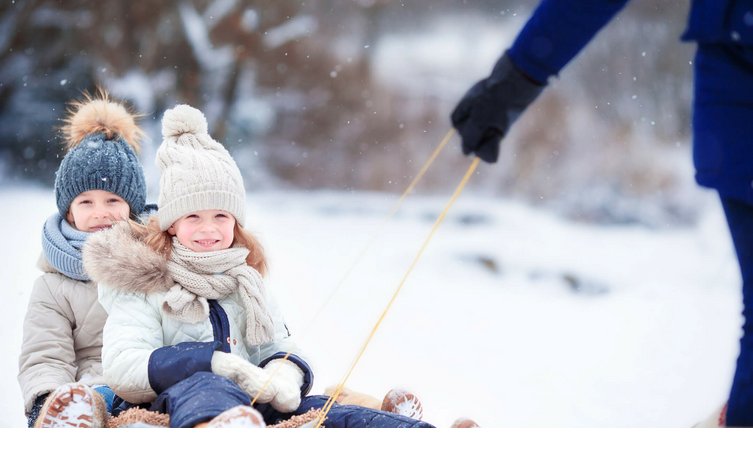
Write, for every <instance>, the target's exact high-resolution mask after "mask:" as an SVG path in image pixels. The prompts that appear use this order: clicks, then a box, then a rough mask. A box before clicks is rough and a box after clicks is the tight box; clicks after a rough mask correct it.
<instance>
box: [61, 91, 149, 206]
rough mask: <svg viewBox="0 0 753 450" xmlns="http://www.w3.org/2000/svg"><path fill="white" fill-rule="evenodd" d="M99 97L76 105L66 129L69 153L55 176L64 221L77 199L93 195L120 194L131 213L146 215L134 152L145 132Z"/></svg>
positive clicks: (120, 108)
mask: <svg viewBox="0 0 753 450" xmlns="http://www.w3.org/2000/svg"><path fill="white" fill-rule="evenodd" d="M100 95H101V98H96V99H94V98H91V97H88V96H87V97H86V99H85V100H84V101H82V102H78V103H75V104H74V105H73V109H72V110H71V111H70V112H69V116H68V118H67V119H66V124H65V126H64V127H63V132H64V134H65V136H66V139H67V144H68V148H69V150H68V153H67V154H66V155H65V157H64V158H63V161H62V162H61V163H60V167H59V168H58V170H57V172H56V173H55V201H56V203H57V207H58V212H60V215H61V216H63V217H65V215H66V214H67V213H68V209H69V208H70V206H71V202H73V199H74V198H76V197H77V196H78V195H79V194H81V193H82V192H85V191H91V190H103V191H108V192H112V193H113V194H116V195H119V196H120V197H122V198H123V199H124V200H125V201H126V202H127V203H128V205H129V206H130V208H131V213H132V214H135V215H138V214H141V213H142V212H143V211H144V206H145V204H146V182H145V181H144V172H143V169H142V168H141V164H140V163H139V161H138V158H137V157H136V153H135V150H134V149H138V140H139V139H140V138H141V136H143V132H142V131H141V129H139V128H138V127H137V126H136V123H135V121H134V118H133V116H132V115H131V114H130V113H129V112H128V111H127V110H126V109H125V107H123V105H121V104H118V103H114V102H112V101H110V100H109V99H108V97H107V94H106V93H101V94H100Z"/></svg>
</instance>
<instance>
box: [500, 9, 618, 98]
mask: <svg viewBox="0 0 753 450" xmlns="http://www.w3.org/2000/svg"><path fill="white" fill-rule="evenodd" d="M628 1H630V0H543V1H542V2H541V3H540V4H539V6H538V7H537V8H536V10H535V11H534V13H533V15H532V16H531V17H530V18H529V19H528V22H527V23H526V25H525V26H524V27H523V29H522V30H521V32H520V33H519V34H518V37H517V38H516V39H515V42H514V43H513V45H512V47H510V49H509V50H508V55H509V57H510V59H511V60H512V62H513V63H515V65H516V66H517V67H518V68H519V69H520V70H521V71H523V73H525V74H526V75H528V76H529V77H531V78H533V79H534V80H535V81H537V82H539V83H541V84H546V82H547V79H548V78H549V77H550V76H553V75H557V74H558V73H559V71H560V70H561V69H562V68H563V67H565V65H566V64H567V63H568V62H570V60H571V59H573V58H574V57H575V55H577V54H578V52H580V50H581V49H583V47H585V46H586V44H588V42H589V41H590V40H591V39H592V38H593V37H594V36H595V35H596V33H598V32H599V30H601V28H602V27H604V25H606V24H607V23H608V22H609V21H610V20H611V19H612V17H614V15H615V14H617V13H618V12H619V11H620V10H621V9H622V8H623V7H624V6H625V5H626V4H627V3H628Z"/></svg>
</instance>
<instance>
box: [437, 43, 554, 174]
mask: <svg viewBox="0 0 753 450" xmlns="http://www.w3.org/2000/svg"><path fill="white" fill-rule="evenodd" d="M544 87H545V85H542V84H538V83H536V82H534V81H533V80H532V79H531V78H529V77H527V76H526V75H525V74H524V73H522V72H521V71H520V70H519V69H518V68H517V67H515V65H514V64H513V62H512V61H511V60H510V58H509V57H508V56H507V53H505V54H504V55H502V57H501V58H500V59H499V61H497V64H496V65H495V66H494V70H492V73H491V75H489V77H487V78H484V79H483V80H481V81H479V82H478V83H476V84H475V85H473V87H471V89H469V90H468V92H467V93H466V94H465V96H463V98H462V99H461V100H460V103H458V105H457V106H456V107H455V110H454V111H453V112H452V115H451V117H450V118H451V119H452V125H453V126H454V127H455V128H456V129H457V130H458V133H460V137H461V139H462V141H463V153H464V154H466V155H469V154H471V153H473V154H475V155H476V156H478V157H479V158H481V159H482V160H484V161H486V162H488V163H493V162H496V161H497V159H498V158H499V144H500V141H501V140H502V138H503V137H505V135H506V134H507V131H508V130H509V128H510V126H511V125H512V124H513V122H515V120H517V118H518V117H519V116H520V115H521V114H522V113H523V112H524V111H525V109H526V108H527V107H528V105H530V104H531V103H532V102H533V101H534V100H535V99H536V97H538V95H539V94H540V93H541V91H542V90H543V89H544Z"/></svg>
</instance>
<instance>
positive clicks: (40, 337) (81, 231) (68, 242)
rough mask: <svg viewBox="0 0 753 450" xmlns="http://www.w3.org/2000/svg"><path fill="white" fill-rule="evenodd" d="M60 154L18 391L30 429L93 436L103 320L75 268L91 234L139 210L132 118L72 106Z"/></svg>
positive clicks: (89, 104) (110, 106)
mask: <svg viewBox="0 0 753 450" xmlns="http://www.w3.org/2000/svg"><path fill="white" fill-rule="evenodd" d="M63 132H64V134H65V137H66V140H67V147H68V152H67V154H66V155H65V157H64V158H63V160H62V162H61V163H60V168H59V169H58V171H57V173H56V174H55V200H56V203H57V209H58V210H57V212H56V213H55V214H53V215H52V216H51V217H50V218H49V219H48V220H47V221H46V222H45V224H44V227H43V231H42V249H43V255H42V258H40V263H39V265H40V268H41V269H42V270H43V271H44V272H45V273H44V274H43V275H41V276H40V277H39V278H38V279H37V281H36V283H35V284H34V287H33V290H32V293H31V299H30V300H29V305H28V308H27V311H26V317H25V319H24V326H23V344H22V348H21V356H20V358H19V374H18V382H19V384H20V385H21V390H22V393H23V397H24V408H25V413H26V416H27V417H28V424H29V426H30V427H32V426H35V424H36V426H39V427H59V426H73V427H99V426H103V425H104V421H105V418H106V416H107V410H108V409H109V408H111V407H112V401H113V392H112V390H110V389H109V388H108V387H107V386H104V385H103V384H102V383H103V380H102V365H101V350H102V327H103V326H104V324H105V319H106V314H105V311H104V309H102V307H101V305H100V304H99V303H98V302H97V288H96V286H95V285H94V283H91V282H90V281H89V277H88V275H87V274H86V273H85V272H84V270H83V266H82V262H81V247H82V246H83V244H84V242H85V241H86V239H87V238H88V237H89V236H91V235H92V234H93V233H94V232H96V231H99V230H102V229H105V228H109V227H110V226H112V225H113V223H115V222H116V221H119V220H125V219H128V218H129V217H135V216H136V215H138V214H141V212H142V211H143V210H144V208H145V199H146V185H145V183H144V174H143V172H142V168H141V165H140V164H139V162H138V159H137V157H136V154H135V152H134V149H137V148H138V141H139V139H140V138H141V136H142V132H141V130H140V129H139V128H138V127H137V126H136V124H135V122H134V118H133V116H132V115H131V114H129V113H128V111H126V109H125V108H124V107H123V106H122V105H121V104H118V103H114V102H111V101H110V100H109V99H108V96H107V94H106V93H104V92H100V95H99V96H98V97H96V98H92V97H89V96H88V95H87V96H86V98H85V100H84V101H82V102H78V103H75V104H74V105H73V109H72V110H71V111H70V112H69V116H68V118H67V120H66V124H65V126H64V128H63Z"/></svg>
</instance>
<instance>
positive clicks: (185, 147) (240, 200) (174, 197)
mask: <svg viewBox="0 0 753 450" xmlns="http://www.w3.org/2000/svg"><path fill="white" fill-rule="evenodd" d="M207 128H208V127H207V120H206V118H205V117H204V114H202V113H201V111H199V110H198V109H196V108H192V107H191V106H188V105H178V106H176V107H175V108H173V109H169V110H167V111H166V112H165V115H164V116H163V117H162V138H163V141H162V145H160V147H159V149H157V159H156V162H157V166H159V168H160V170H161V171H162V175H161V176H160V180H159V184H160V192H159V199H158V201H157V205H158V207H159V211H158V217H159V224H160V229H162V230H163V231H164V230H167V229H168V228H169V227H170V225H172V224H173V223H174V222H175V221H176V220H178V219H179V218H181V217H182V216H184V215H186V214H188V213H191V212H195V211H201V210H204V209H221V210H223V211H227V212H229V213H230V214H232V215H233V216H235V220H236V221H237V222H238V223H239V224H240V225H241V226H243V223H244V220H245V206H246V189H245V187H244V186H243V177H242V176H241V172H240V170H238V166H237V165H236V164H235V161H233V158H232V156H230V153H228V152H227V150H225V148H224V147H223V146H222V145H221V144H220V143H219V142H217V141H215V140H214V139H212V137H211V136H209V134H208V131H207Z"/></svg>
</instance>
